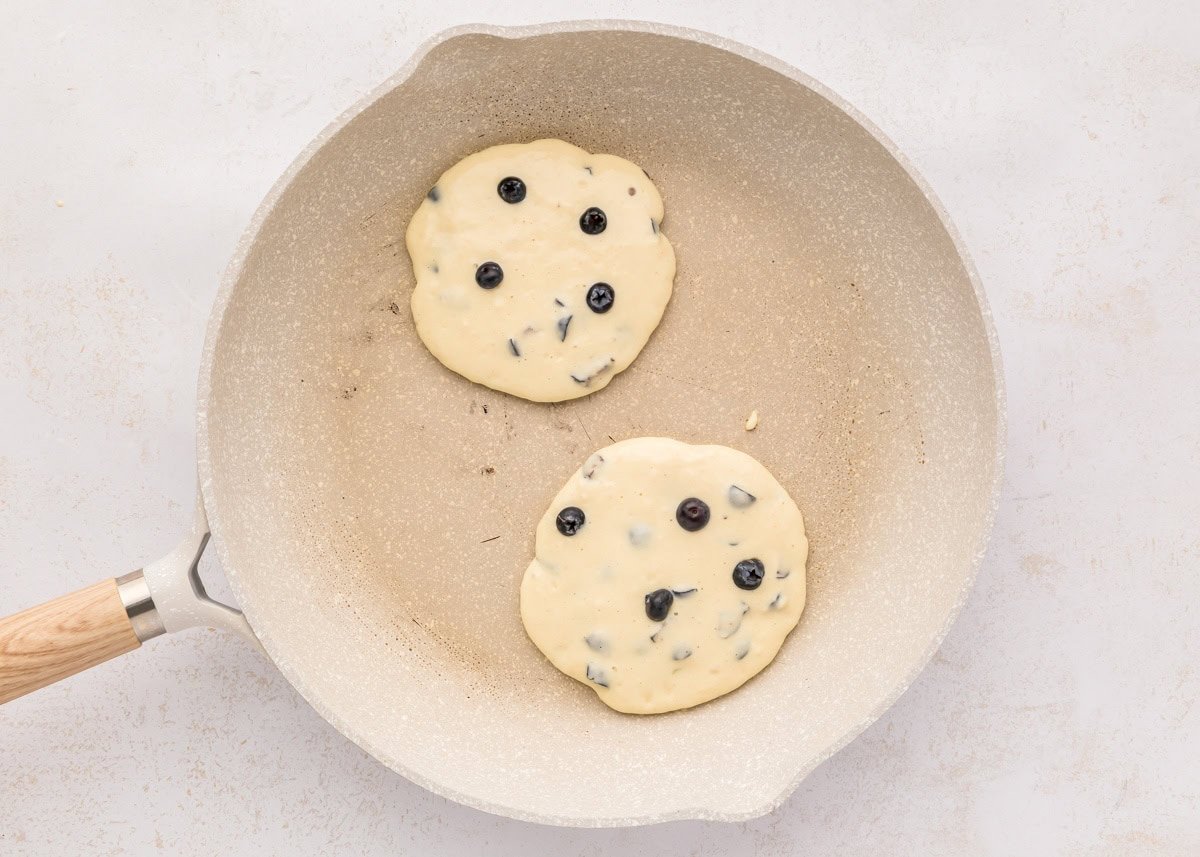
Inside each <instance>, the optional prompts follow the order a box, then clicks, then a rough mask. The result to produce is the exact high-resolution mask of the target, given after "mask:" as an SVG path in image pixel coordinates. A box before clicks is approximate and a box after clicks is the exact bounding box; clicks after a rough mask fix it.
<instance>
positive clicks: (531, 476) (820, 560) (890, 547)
mask: <svg viewBox="0 0 1200 857" xmlns="http://www.w3.org/2000/svg"><path fill="white" fill-rule="evenodd" d="M542 137H559V138H562V139H565V140H568V141H570V142H572V143H575V144H577V145H580V146H582V147H584V148H586V149H588V150H590V151H593V152H611V153H614V154H618V155H621V156H622V157H625V158H628V159H630V160H632V161H634V162H635V163H637V164H639V165H640V166H642V167H644V168H645V169H646V170H647V171H648V172H649V174H650V175H651V176H652V177H653V180H654V181H655V183H656V184H657V185H658V187H659V189H660V190H661V191H662V193H663V196H664V198H665V200H666V206H667V216H666V220H665V223H664V229H665V231H666V232H667V234H668V236H669V237H670V239H671V241H672V242H673V243H674V246H675V250H676V253H677V256H678V261H679V271H678V277H677V279H676V291H675V295H674V298H673V299H672V301H671V304H670V306H669V307H668V310H667V313H666V316H665V317H664V320H663V322H662V325H661V327H660V328H659V330H658V331H657V333H656V334H655V335H654V337H653V338H652V339H651V341H650V343H649V345H648V346H647V347H646V349H645V350H644V351H643V352H642V354H641V356H640V357H639V358H638V359H637V361H636V362H635V363H634V364H633V365H632V366H631V367H630V368H629V369H628V370H627V371H626V372H624V373H623V374H622V375H620V376H619V377H618V378H616V379H615V380H614V381H613V382H612V383H611V384H610V385H609V386H608V387H607V388H606V389H604V390H603V391H601V392H599V393H598V394H596V395H592V396H589V397H586V398H584V399H580V400H576V401H573V402H568V403H564V404H559V405H544V404H533V403H530V402H526V401H522V400H520V399H516V398H513V397H511V396H507V395H504V394H500V393H495V392H492V391H490V390H488V389H486V388H483V387H480V386H477V385H475V384H472V383H470V382H468V381H466V380H464V379H463V378H461V377H459V376H458V375H455V374H453V373H451V372H449V371H448V370H446V369H444V368H443V367H442V366H441V365H440V364H439V363H438V362H437V361H436V360H435V359H434V358H433V357H432V356H431V355H430V354H429V353H428V352H427V351H426V350H425V348H424V347H423V346H422V345H421V343H420V341H419V340H418V338H417V336H416V334H415V332H414V329H413V324H412V318H411V315H410V312H409V308H408V302H409V297H410V294H411V290H412V287H413V278H412V271H411V268H410V265H409V259H408V256H407V253H406V252H405V249H404V242H403V237H404V230H405V227H406V225H407V223H408V218H409V217H410V215H411V214H412V212H413V211H414V210H415V209H416V207H417V205H418V204H419V202H420V200H421V198H422V196H423V195H424V194H425V192H426V191H427V190H428V189H429V187H430V186H431V185H432V184H433V183H434V182H435V181H436V180H437V178H438V176H439V174H440V173H441V172H443V171H444V170H445V169H447V168H448V167H449V166H451V165H452V164H454V163H455V162H456V161H458V160H459V159H461V158H463V157H464V156H466V155H468V154H471V153H472V152H475V151H478V150H480V149H482V148H484V147H486V146H491V145H494V144H498V143H506V142H520V141H529V140H534V139H538V138H542ZM235 271H236V273H235V276H236V280H235V282H234V285H233V288H232V289H231V290H230V291H229V292H228V295H227V302H226V304H225V307H224V313H223V315H222V316H220V318H219V321H218V322H217V323H219V324H220V328H219V336H218V337H217V338H216V340H215V345H214V347H213V352H212V355H211V374H210V376H209V378H208V381H207V383H208V398H207V401H206V403H205V405H204V408H205V413H204V414H202V420H201V428H202V439H201V444H202V447H205V450H204V455H205V456H206V462H205V465H204V468H205V470H206V471H207V472H206V473H205V476H206V477H207V478H209V479H210V480H211V481H210V482H209V484H208V486H207V491H208V497H209V501H210V505H211V506H212V507H213V508H212V512H213V515H214V520H215V521H216V522H217V526H216V530H217V537H218V539H219V542H220V547H221V551H222V556H223V558H224V560H225V564H226V566H227V572H228V574H229V576H230V579H231V581H232V583H233V585H234V588H235V590H236V592H237V594H238V596H239V598H240V599H241V601H242V604H243V606H244V607H245V610H246V612H247V615H248V617H249V618H250V619H251V621H252V623H253V625H254V627H255V629H256V631H257V632H258V633H259V634H260V636H261V637H262V639H263V641H264V643H265V645H266V646H267V648H268V650H269V652H270V653H271V655H272V656H273V657H274V658H275V660H276V661H277V662H278V663H279V665H280V667H281V668H282V669H283V670H284V672H285V673H286V674H287V675H288V677H289V678H290V679H291V680H292V681H293V682H294V683H296V685H297V686H298V687H299V688H300V689H301V691H302V692H303V693H304V695H305V696H306V697H307V698H308V699H309V700H310V701H311V702H312V703H313V704H314V705H315V706H316V707H317V708H318V709H319V710H320V711H321V713H322V714H323V715H325V716H326V717H328V718H329V719H330V720H331V721H332V722H334V723H335V725H337V726H338V727H339V728H341V729H342V730H343V731H344V732H346V733H347V734H348V735H350V736H351V737H352V738H354V739H355V740H357V741H359V742H360V743H361V744H362V745H363V746H364V747H366V748H367V749H368V750H369V751H370V752H372V753H373V754H375V755H376V756H378V757H379V758H380V759H381V760H382V761H384V762H385V763H386V764H389V765H391V766H392V767H395V768H397V769H399V770H401V771H403V772H404V773H406V774H407V775H409V776H410V777H412V778H414V779H416V780H417V781H419V782H422V783H424V784H426V785H429V786H431V787H433V788H435V789H436V790H439V791H441V792H443V793H446V794H450V795H453V796H455V797H458V798H460V799H463V800H466V801H468V802H471V803H474V804H476V805H480V806H484V807H486V808H490V809H494V810H496V811H501V812H507V813H510V814H516V815H521V816H527V817H536V818H540V819H543V820H557V821H564V822H576V823H580V822H582V823H604V822H606V821H608V822H620V821H630V820H639V819H646V818H651V817H653V818H662V817H669V816H671V815H677V814H706V813H709V814H715V815H719V816H723V817H732V816H736V815H743V814H749V813H753V812H757V811H761V810H764V809H766V808H767V807H768V806H769V805H770V804H771V803H772V802H773V801H774V800H776V799H777V798H778V797H779V796H780V795H781V794H782V793H784V792H786V790H787V789H788V787H789V786H790V785H791V784H792V783H793V782H794V781H795V779H796V777H797V775H798V774H799V773H800V772H802V771H805V770H807V769H808V768H810V767H811V766H812V765H813V764H815V763H816V762H817V761H819V760H820V759H821V758H823V757H824V756H825V755H826V754H827V753H828V752H830V750H832V749H834V748H835V747H836V746H838V745H839V743H840V742H841V741H842V740H843V739H844V737H845V736H846V735H847V734H851V733H853V732H854V731H855V730H857V729H858V728H861V726H862V725H864V724H865V723H866V722H868V721H869V720H870V719H871V718H872V717H874V716H877V714H878V712H879V710H880V708H881V706H882V705H883V704H884V703H885V702H886V701H887V700H889V699H890V698H891V697H892V696H893V695H894V693H895V692H897V690H898V689H899V688H900V687H902V686H903V684H904V683H905V682H906V681H907V680H909V679H910V678H911V675H912V673H913V671H914V670H915V669H916V668H917V667H918V666H919V665H920V664H921V663H923V660H924V658H925V657H926V656H927V654H928V651H929V649H930V646H931V645H932V644H933V642H934V641H935V640H936V639H938V637H939V635H940V634H941V633H942V632H943V630H944V627H945V625H946V623H947V621H948V618H949V617H951V616H952V615H953V614H954V611H955V609H956V607H957V605H958V604H959V603H960V602H961V599H962V598H963V597H964V593H965V589H966V587H967V585H968V584H969V580H970V576H971V569H972V567H973V560H974V557H975V555H976V554H977V552H979V551H980V550H981V548H982V543H983V538H984V535H985V534H984V529H985V527H986V521H987V520H988V517H989V508H990V504H991V496H992V495H991V489H992V484H993V478H994V475H995V474H994V468H995V467H996V464H995V461H996V452H997V450H996V440H995V438H996V433H997V425H998V414H997V405H996V396H995V385H994V374H993V365H992V359H991V354H990V351H989V347H988V341H987V336H986V327H985V322H984V320H983V318H982V317H981V312H980V308H979V305H978V303H977V300H976V297H975V293H974V290H973V287H972V283H971V279H970V276H969V274H968V271H967V270H966V269H965V267H964V264H963V262H962V260H961V258H960V256H959V254H958V252H957V251H956V248H955V246H954V243H953V241H952V239H951V237H950V236H949V235H948V234H947V232H946V229H945V228H944V226H943V224H942V223H941V221H940V220H939V217H938V215H937V213H936V211H935V210H934V209H933V208H932V207H931V205H930V204H929V202H928V201H927V200H926V199H925V197H924V195H923V194H922V192H921V190H920V188H919V187H918V186H917V185H915V184H914V183H913V181H912V180H911V179H910V178H909V176H908V175H907V174H906V172H905V171H904V169H903V168H902V167H901V166H900V165H899V164H898V163H897V162H896V160H895V159H894V158H893V157H892V156H891V155H890V154H889V153H888V152H887V150H886V149H885V148H884V147H883V146H882V145H881V144H880V143H879V142H877V141H876V139H875V138H874V137H873V136H872V135H871V134H870V133H869V132H868V131H866V130H865V129H864V128H863V127H861V126H860V125H859V124H858V123H857V122H856V121H855V120H854V119H852V118H851V117H850V116H848V115H847V114H846V113H844V112H843V111H841V110H840V109H839V108H838V107H836V106H834V105H833V104H831V103H830V102H829V101H828V100H826V99H825V98H824V97H822V96H821V95H819V94H817V93H816V92H814V91H813V90H811V89H809V88H808V87H806V86H804V85H802V84H801V83H798V82H796V81H794V80H792V79H790V78H788V77H786V76H784V75H782V74H780V73H778V72H776V71H773V70H770V69H768V68H766V67H764V66H762V65H759V64H757V63H755V62H752V61H750V60H748V59H745V58H743V57H741V56H738V55H736V54H733V53H729V52H727V51H724V50H721V49H718V48H716V47H712V46H708V45H704V44H700V43H697V42H693V41H690V40H687V39H682V38H677V37H672V36H666V35H658V34H652V33H647V32H631V31H587V32H567V33H551V34H545V35H538V36H533V37H527V38H522V39H507V38H499V37H496V36H491V35H483V34H469V35H462V36H458V37H455V38H452V39H450V40H448V41H445V42H443V43H441V44H439V45H438V46H436V47H435V48H434V49H433V50H432V51H431V52H430V53H429V54H428V55H426V57H425V58H424V59H423V61H422V62H421V63H420V65H419V66H418V67H417V69H416V70H415V72H414V73H413V74H412V75H411V77H409V78H408V79H406V80H404V81H402V82H400V83H399V85H397V86H396V87H395V88H393V89H391V90H390V91H389V92H387V93H386V94H384V95H382V96H381V97H379V98H378V99H377V100H376V101H375V102H374V103H373V104H372V105H371V106H369V107H367V108H366V109H365V110H364V111H363V112H361V113H359V114H358V115H357V116H356V117H355V118H353V119H352V120H351V121H350V122H349V123H348V124H346V125H345V126H344V127H342V128H341V129H340V130H339V131H338V132H337V133H336V134H335V135H334V136H332V138H330V139H329V140H328V141H327V142H326V143H325V145H323V146H322V147H321V148H320V149H319V150H318V151H317V152H316V153H315V154H314V155H313V157H312V158H311V159H310V160H309V161H308V162H307V164H306V165H305V166H304V167H303V168H302V169H301V170H300V171H299V172H298V173H297V174H296V175H295V176H294V178H293V180H292V181H291V183H290V184H289V185H288V186H287V187H286V189H285V190H284V191H283V192H282V195H281V196H280V197H279V199H278V201H277V204H276V205H275V206H274V208H273V209H272V210H270V211H269V213H268V214H267V215H266V216H265V219H264V220H262V222H261V223H260V224H259V226H258V231H257V234H256V235H255V236H254V237H253V239H252V241H251V243H250V244H249V246H248V250H247V252H246V254H245V257H244V259H243V261H242V264H241V266H240V268H237V269H235ZM752 410H757V411H758V412H759V414H760V416H761V420H760V423H759V426H758V428H757V430H755V431H753V432H748V431H746V430H745V428H744V423H745V421H746V417H747V415H748V414H749V413H750V412H751V411H752ZM640 435H666V436H670V437H676V438H679V439H681V440H684V441H687V442H690V443H721V444H727V445H729V446H732V447H734V448H736V449H741V450H744V451H746V452H748V453H749V454H751V455H753V456H755V457H756V458H758V459H759V460H760V461H762V462H763V463H764V464H765V465H766V466H767V467H768V468H769V469H770V470H771V471H772V472H773V473H774V474H775V475H776V476H777V477H778V478H779V480H780V481H781V482H782V483H783V484H784V485H785V487H786V488H787V489H788V491H789V492H790V493H791V494H792V496H793V497H794V498H795V499H796V501H797V503H798V504H799V506H800V508H801V509H802V511H803V512H804V515H805V517H806V522H807V526H808V530H809V536H810V539H811V545H812V555H811V562H810V566H809V572H808V573H809V587H810V588H809V603H808V607H807V609H806V611H805V613H804V616H803V618H802V619H801V622H800V625H799V627H798V628H797V629H796V631H795V632H794V633H793V634H792V636H791V637H790V638H789V640H788V641H787V643H786V644H785V645H784V647H783V650H782V651H781V653H780V655H779V657H778V659H777V660H776V662H775V663H774V664H773V665H772V666H771V667H769V668H768V669H767V670H766V671H765V672H764V673H762V674H761V675H760V676H759V677H757V678H756V679H754V680H752V681H751V682H750V683H749V684H747V685H746V686H745V687H744V688H742V689H741V690H739V691H737V692H735V693H733V694H731V695H729V696H727V697H725V698H723V699H720V700H717V701H715V702H713V703H710V704H707V705H704V706H701V707H699V708H696V709H693V710H690V711H685V712H680V713H676V714H671V715H663V716H655V717H642V718H639V717H633V716H626V715H620V714H617V713H615V712H612V711H610V710H609V709H607V708H606V707H605V706H603V705H602V704H600V703H599V702H598V701H597V700H596V699H595V698H594V697H593V694H592V692H591V691H590V690H588V689H587V688H585V687H583V686H581V685H579V684H577V683H576V682H574V681H572V680H570V679H568V678H566V677H564V676H562V675H561V674H559V673H558V672H557V671H556V670H555V669H554V668H553V667H552V666H551V665H550V664H549V663H548V662H546V661H545V660H544V659H543V658H542V656H541V655H540V654H539V652H538V651H537V650H536V649H535V648H534V647H533V645H532V644H531V643H530V642H529V641H528V639H527V638H526V637H525V634H524V632H523V629H522V627H521V623H520V618H519V615H518V601H517V598H518V584H519V580H520V576H521V574H522V573H523V571H524V569H525V566H526V565H527V563H528V561H529V558H530V556H531V553H532V544H533V541H532V540H533V528H534V525H535V523H536V521H537V520H538V518H539V516H540V515H541V514H542V512H543V511H544V510H545V507H546V504H547V503H548V502H549V501H550V499H551V498H552V497H553V496H554V494H555V493H556V491H557V490H558V488H559V487H560V486H561V485H562V483H563V481H564V480H565V479H566V478H567V476H568V475H569V474H570V473H571V472H572V471H573V470H574V469H575V468H576V467H578V466H579V464H580V463H581V461H582V460H583V458H584V457H585V456H586V455H587V454H588V452H589V451H591V450H593V449H595V448H598V447H600V446H603V445H606V444H608V443H611V442H612V441H613V440H621V439H623V438H629V437H635V436H640Z"/></svg>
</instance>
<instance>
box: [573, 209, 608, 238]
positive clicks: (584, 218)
mask: <svg viewBox="0 0 1200 857" xmlns="http://www.w3.org/2000/svg"><path fill="white" fill-rule="evenodd" d="M607 226H608V218H607V217H606V216H605V215H604V212H603V211H601V210H600V209H598V208H596V206H594V205H593V206H592V207H591V208H589V209H588V210H587V211H585V212H584V213H583V214H581V215H579V228H580V229H582V230H583V231H584V233H585V234H587V235H599V234H600V233H601V232H603V231H604V229H605V227H607Z"/></svg>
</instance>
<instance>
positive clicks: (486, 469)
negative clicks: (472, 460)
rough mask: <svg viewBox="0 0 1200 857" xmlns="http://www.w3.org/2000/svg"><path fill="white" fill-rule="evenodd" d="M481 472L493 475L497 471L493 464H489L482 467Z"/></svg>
mask: <svg viewBox="0 0 1200 857" xmlns="http://www.w3.org/2000/svg"><path fill="white" fill-rule="evenodd" d="M479 472H480V473H482V474H483V475H484V476H491V475H492V474H493V473H495V472H496V468H494V467H492V465H490V464H489V465H488V466H487V467H483V468H480V470H479Z"/></svg>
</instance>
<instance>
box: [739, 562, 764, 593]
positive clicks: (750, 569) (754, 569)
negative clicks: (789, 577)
mask: <svg viewBox="0 0 1200 857" xmlns="http://www.w3.org/2000/svg"><path fill="white" fill-rule="evenodd" d="M765 571H766V569H764V568H763V564H762V560H761V559H744V560H742V561H741V562H739V563H738V564H737V565H735V566H734V567H733V585H734V586H736V587H737V588H738V589H758V585H759V584H760V583H762V582H763V574H764V573H765Z"/></svg>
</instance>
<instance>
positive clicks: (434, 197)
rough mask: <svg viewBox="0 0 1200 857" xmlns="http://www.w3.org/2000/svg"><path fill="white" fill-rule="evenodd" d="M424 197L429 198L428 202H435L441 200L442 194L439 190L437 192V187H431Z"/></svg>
mask: <svg viewBox="0 0 1200 857" xmlns="http://www.w3.org/2000/svg"><path fill="white" fill-rule="evenodd" d="M425 195H426V196H427V197H429V201H430V202H437V201H438V200H439V199H441V198H442V192H441V191H440V190H438V187H437V185H434V186H433V187H431V188H430V189H429V193H427V194H425Z"/></svg>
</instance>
